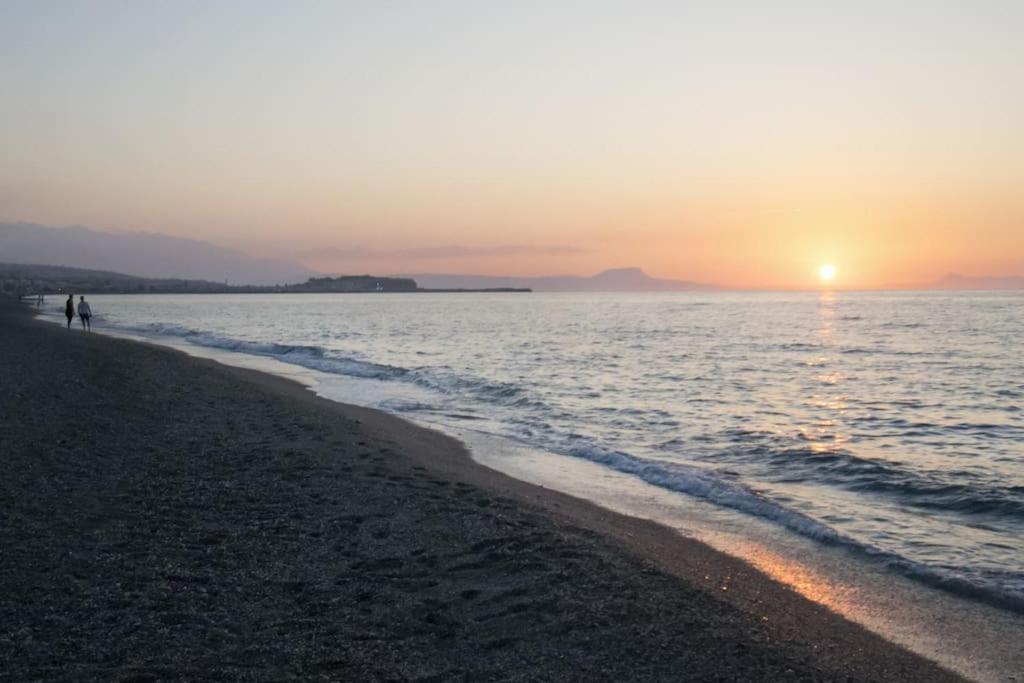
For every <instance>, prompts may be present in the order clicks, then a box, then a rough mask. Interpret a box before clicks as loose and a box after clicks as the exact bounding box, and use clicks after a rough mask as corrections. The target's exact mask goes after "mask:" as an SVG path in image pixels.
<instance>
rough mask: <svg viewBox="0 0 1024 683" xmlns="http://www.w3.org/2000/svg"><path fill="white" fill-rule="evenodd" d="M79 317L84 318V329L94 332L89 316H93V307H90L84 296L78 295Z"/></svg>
mask: <svg viewBox="0 0 1024 683" xmlns="http://www.w3.org/2000/svg"><path fill="white" fill-rule="evenodd" d="M78 317H79V318H81V319H82V329H83V330H89V331H90V332H92V324H91V323H90V322H89V318H91V317H92V309H91V308H89V303H88V302H87V301H86V300H85V297H84V296H80V297H78Z"/></svg>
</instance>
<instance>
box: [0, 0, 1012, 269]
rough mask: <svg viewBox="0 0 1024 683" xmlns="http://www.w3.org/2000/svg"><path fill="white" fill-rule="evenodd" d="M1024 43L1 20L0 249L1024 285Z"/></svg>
mask: <svg viewBox="0 0 1024 683" xmlns="http://www.w3.org/2000/svg"><path fill="white" fill-rule="evenodd" d="M1022 36H1024V2H1019V1H1015V0H1008V1H1005V2H998V1H987V2H986V1H983V0H976V1H973V2H972V1H966V0H965V1H963V2H944V1H942V0H929V1H920V2H919V1H914V0H904V1H902V2H892V1H891V0H889V1H886V2H873V1H870V0H857V1H851V2H820V1H817V2H811V1H808V2H787V1H785V0H781V1H779V2H771V3H769V2H729V1H724V2H701V3H697V2H693V3H690V2H596V1H595V2H575V3H569V2H532V1H530V0H525V1H523V2H515V3H512V2H508V3H495V2H479V1H478V2H443V1H441V0H438V1H437V2H365V3H342V2H284V1H282V2H237V3H233V2H210V1H209V0H204V1H202V2H184V1H178V2H160V3H158V2H89V3H87V2H76V3H72V2H50V1H44V0H31V1H27V2H15V1H12V0H5V1H4V2H3V3H2V4H0V92H2V93H3V106H2V107H0V221H31V222H37V223H44V224H48V225H71V224H80V225H89V226H92V227H95V228H99V229H104V230H138V231H147V232H162V233H166V234H172V235H178V236H184V237H191V238H197V239H203V240H207V241H211V242H215V243H217V244H223V245H227V246H233V247H236V248H239V249H241V250H243V251H246V252H249V253H252V254H256V255H274V256H281V257H289V258H295V259H299V260H302V261H303V262H305V263H307V264H308V265H310V266H312V267H315V268H318V269H323V270H325V271H332V272H364V271H370V272H375V273H399V272H406V273H410V272H413V273H423V272H457V273H477V274H505V275H512V274H517V275H535V274H556V273H557V274H590V273H593V272H596V271H598V270H601V269H604V268H610V267H619V266H641V267H643V268H645V269H646V270H647V271H648V272H649V273H651V274H652V275H656V276H660V277H678V278H684V279H690V280H700V281H705V282H713V283H718V284H721V285H725V286H732V287H771V288H781V287H805V286H814V284H815V282H816V281H817V278H818V275H817V273H818V268H819V266H820V265H821V264H822V263H826V262H831V263H834V264H836V266H837V268H838V275H837V277H836V283H837V286H842V287H879V286H886V285H889V284H901V283H913V282H924V281H929V280H932V279H934V278H936V277H938V276H941V275H943V274H945V273H947V272H959V273H963V274H967V275H979V276H980V275H1024V39H1022ZM0 257H2V254H0ZM0 260H2V258H0Z"/></svg>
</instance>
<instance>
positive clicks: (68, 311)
mask: <svg viewBox="0 0 1024 683" xmlns="http://www.w3.org/2000/svg"><path fill="white" fill-rule="evenodd" d="M64 317H65V318H67V319H68V329H69V330H70V329H71V321H72V320H74V318H75V295H74V294H68V301H67V303H66V304H64Z"/></svg>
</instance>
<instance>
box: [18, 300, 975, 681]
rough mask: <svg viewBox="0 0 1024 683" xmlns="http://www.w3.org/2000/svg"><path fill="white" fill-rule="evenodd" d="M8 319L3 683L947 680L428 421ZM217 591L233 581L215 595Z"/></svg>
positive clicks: (152, 348) (699, 548)
mask: <svg viewBox="0 0 1024 683" xmlns="http://www.w3.org/2000/svg"><path fill="white" fill-rule="evenodd" d="M0 301H2V300H0ZM0 316H2V323H3V328H4V335H3V342H2V343H3V346H4V352H5V353H4V357H5V359H6V361H5V362H3V373H4V374H3V379H4V380H5V381H4V385H5V387H10V388H5V389H4V396H3V398H0V405H4V404H6V405H5V406H4V407H5V410H4V411H3V415H4V416H5V419H4V420H3V422H6V423H7V424H5V425H3V432H0V436H2V437H3V440H4V441H5V442H10V443H11V444H12V446H13V448H12V449H11V452H12V453H13V456H12V458H13V461H12V462H11V463H10V464H8V468H10V469H11V471H12V472H13V471H16V472H18V473H21V474H19V475H18V476H13V477H11V478H9V479H8V481H7V482H6V483H5V484H4V485H3V486H2V488H0V492H2V494H3V502H4V509H5V510H6V512H5V515H6V520H5V522H6V523H5V524H4V525H3V529H4V531H3V534H4V535H5V538H4V547H5V548H6V547H10V548H15V549H16V551H15V552H12V553H5V554H4V559H3V560H2V561H0V562H2V574H0V576H2V577H3V582H4V586H3V589H4V590H3V594H4V600H3V602H4V609H3V614H2V616H3V617H4V620H5V623H7V624H8V625H9V628H8V635H7V636H6V637H5V638H4V639H3V640H2V641H0V654H2V655H3V658H4V660H5V661H7V662H14V664H13V665H10V664H9V665H8V666H9V669H10V670H9V672H8V673H10V674H11V675H12V677H15V678H18V677H23V676H28V677H42V678H60V677H86V678H90V677H102V676H103V675H104V674H105V673H109V672H110V671H117V672H120V673H124V672H138V671H141V672H142V673H143V674H145V673H146V672H147V671H149V673H151V674H153V675H155V676H156V677H158V678H163V677H175V676H186V677H192V676H194V675H195V674H196V673H197V672H200V673H201V672H203V671H214V672H217V674H218V675H223V676H227V677H240V676H243V672H244V675H246V676H251V675H252V674H253V673H254V672H255V673H256V677H268V678H276V677H280V676H283V677H287V676H290V675H295V676H303V677H306V676H312V677H321V678H346V677H352V676H357V675H358V676H362V677H367V678H371V679H377V678H398V679H427V678H430V677H431V676H433V677H434V678H435V679H438V680H442V679H445V680H446V679H450V678H456V679H457V678H459V677H470V678H481V677H482V678H516V679H534V678H550V677H562V678H589V679H612V678H616V677H621V676H623V675H625V672H627V671H628V672H630V673H631V675H630V676H629V677H630V678H632V679H637V680H662V679H664V678H667V677H669V676H670V675H671V674H672V672H675V673H676V675H677V676H678V675H680V672H682V671H687V672H689V673H690V675H691V677H692V678H697V679H701V678H779V677H782V678H785V677H793V678H798V679H799V678H805V679H818V680H834V679H837V678H852V679H855V680H886V679H889V680H895V679H899V680H932V681H936V680H955V679H956V676H954V675H952V674H950V673H948V672H946V671H945V670H943V669H941V668H940V667H938V666H937V665H935V664H933V663H931V662H929V661H927V660H924V659H923V658H921V657H918V656H917V655H914V654H912V653H910V652H907V651H906V650H903V649H901V648H899V647H898V646H896V645H894V644H892V643H889V642H888V641H886V640H884V639H883V638H881V637H880V636H878V635H876V634H873V633H871V632H869V631H867V630H866V629H864V628H862V627H860V626H857V625H855V624H852V623H850V622H848V621H846V620H844V619H842V618H841V617H839V616H837V615H836V614H834V613H832V612H829V611H828V610H827V609H826V608H824V607H822V606H820V605H817V604H815V603H813V602H810V601H809V600H807V599H805V598H803V597H801V596H799V595H798V594H796V593H795V592H794V591H792V590H790V589H789V588H786V587H785V586H782V585H781V584H779V583H777V582H775V581H773V580H771V579H770V578H768V577H766V576H765V575H763V574H761V573H760V572H758V571H756V570H755V569H753V568H752V567H751V566H750V565H748V564H746V563H744V562H742V561H740V560H737V559H735V558H733V557H731V556H728V555H725V554H723V553H720V552H718V551H715V550H713V549H712V548H710V547H708V546H706V545H704V544H702V543H699V542H697V541H694V540H692V539H687V538H684V537H682V536H680V535H679V534H677V533H675V532H674V531H672V530H670V529H668V528H666V527H663V526H660V525H658V524H655V523H653V522H648V521H644V520H641V519H637V518H633V517H627V516H625V515H620V514H617V513H614V512H610V511H608V510H605V509H603V508H600V507H598V506H596V505H594V504H591V503H589V502H586V501H583V500H580V499H578V498H573V497H571V496H568V495H565V494H561V493H558V492H555V491H552V490H550V489H543V488H539V487H537V486H534V485H531V484H528V483H525V482H522V481H519V480H516V479H513V478H511V477H508V476H506V475H504V474H501V473H499V472H497V471H495V470H492V469H488V468H486V467H484V466H483V465H480V464H479V463H477V462H475V461H474V460H473V459H472V458H471V457H470V456H469V454H468V453H467V452H466V450H465V448H464V447H463V446H462V445H461V444H460V443H459V442H457V441H455V440H454V439H451V438H450V437H448V436H445V435H443V434H441V433H439V432H435V431H431V430H428V429H425V428H423V427H419V426H416V425H414V424H412V423H410V422H407V421H405V420H402V419H401V418H398V417H395V416H392V415H388V414H386V413H382V412H379V411H375V410H371V409H367V408H360V407H357V406H350V405H345V404H341V403H336V402H334V401H330V400H327V399H324V398H321V397H318V396H316V395H315V394H313V393H312V392H310V391H309V390H308V389H307V388H306V387H303V386H301V385H299V384H298V383H296V382H292V381H289V380H287V379H282V378H279V377H275V376H273V375H269V374H264V373H260V372H256V371H252V370H245V369H239V368H233V367H229V366H225V365H221V364H218V363H215V362H212V361H206V360H202V359H196V358H192V357H189V356H187V355H185V354H183V353H179V352H176V351H173V350H168V349H166V348H161V347H159V346H156V345H147V344H140V343H137V342H130V341H124V340H119V339H114V338H111V337H102V336H98V335H97V336H89V335H85V334H83V333H81V332H79V331H77V330H75V331H73V332H70V333H69V332H67V331H65V330H61V329H59V328H58V327H56V326H54V325H48V324H45V323H42V322H39V321H34V320H31V319H30V311H29V310H28V309H21V308H17V307H16V304H14V303H13V302H6V301H4V302H3V303H0ZM40 358H42V359H46V360H47V362H46V363H41V362H39V361H38V359H40ZM126 364H127V366H128V367H129V368H131V370H132V371H126V370H125V365H126ZM218 399H220V400H218ZM65 402H70V403H69V406H70V407H68V408H66V409H65V411H64V412H67V413H72V414H71V415H62V414H61V412H62V411H61V410H60V409H61V406H62V405H65ZM19 418H20V419H19ZM161 418H162V419H161ZM169 426H170V427H174V428H176V430H177V431H176V430H175V429H168V427H169ZM66 431H70V432H72V434H71V435H70V436H60V437H57V438H56V441H54V438H53V437H55V435H57V434H61V435H64V434H65V432H66ZM48 437H49V438H48ZM161 438H162V439H163V441H162V442H161V440H160V439H161ZM108 449H109V450H108ZM4 450H7V449H6V448H5V449H4ZM112 463H117V464H118V466H119V468H120V470H119V471H118V475H117V476H116V477H114V478H113V479H111V478H110V477H111V476H112V475H111V471H112V469H113V468H112ZM86 465H88V466H86ZM133 468H135V469H133ZM225 481H227V482H231V484H230V485H228V486H225V485H224V482H225ZM282 482H286V483H285V484H282ZM55 483H57V484H59V485H55ZM189 487H191V488H189ZM69 492H70V493H69ZM104 493H105V494H107V495H102V494H104ZM114 494H116V495H114ZM147 496H149V497H147ZM150 497H151V498H150ZM153 500H156V501H158V502H157V503H153V504H152V506H151V507H150V504H151V503H152V502H153ZM111 501H114V503H111ZM197 501H198V502H201V503H202V505H198V507H197ZM112 505H113V508H112V509H108V508H109V507H110V506H112ZM204 506H205V507H204ZM48 508H55V509H56V514H55V515H53V516H52V517H50V516H47V515H46V510H47V509H48ZM83 508H84V509H86V510H90V511H91V514H87V515H85V516H84V518H83V516H82V515H81V514H80V512H81V510H82V509H83ZM151 508H152V509H151ZM339 508H340V510H339ZM196 509H199V510H200V513H195V512H194V511H195V510H196ZM76 511H77V512H76ZM261 515H263V516H265V517H266V520H263V517H261ZM356 518H359V519H358V521H355V520H356ZM168 519H171V520H173V521H174V524H172V525H171V526H172V527H174V528H173V529H172V530H171V531H172V532H173V533H169V532H168V531H167V523H166V522H167V520H168ZM254 519H255V520H260V521H259V523H255V524H254V523H252V520H254ZM225 520H228V521H225ZM339 520H340V521H339ZM264 521H265V523H264ZM140 522H144V524H142V526H140V525H139V523H140ZM146 524H148V525H149V526H148V527H147V526H146ZM211 525H213V526H220V527H223V528H221V529H220V530H219V531H218V532H217V533H214V534H213V535H212V536H211V535H210V528H208V527H210V526H211ZM144 528H145V529H148V530H149V533H148V534H142V533H139V532H140V530H141V529H144ZM211 538H213V539H214V541H210V539H211ZM204 539H205V540H204ZM207 541H209V542H207ZM68 545H70V546H71V548H68V547H67V546H68ZM76 549H77V550H78V551H80V552H79V553H78V554H77V555H75V550H76ZM66 551H70V552H71V555H73V556H75V557H77V558H78V559H76V560H74V561H69V560H67V555H65V552H66ZM90 553H91V554H90ZM254 557H261V558H263V557H265V558H272V559H273V562H270V559H268V560H267V561H268V562H270V564H271V566H272V567H275V568H276V573H273V572H269V571H268V570H267V569H266V568H265V567H263V566H262V564H261V563H258V562H254V560H253V558H254ZM83 558H84V559H83ZM126 558H130V559H131V561H128V560H127V559H126ZM83 563H84V564H83ZM156 566H160V567H163V568H162V569H160V570H159V571H156V570H152V568H153V567H156ZM33 567H45V568H47V571H45V572H43V573H42V574H38V575H37V574H34V573H33V571H32V569H33ZM167 567H172V568H171V569H167ZM210 567H215V568H218V567H219V569H217V570H216V571H212V572H211V571H209V568H210ZM99 568H102V569H104V570H107V571H102V572H101V571H97V570H98V569H99ZM108 572H109V576H111V577H113V583H111V582H110V581H108V580H106V578H105V579H104V580H102V581H94V580H93V579H94V578H95V577H97V576H102V577H107V576H108ZM284 575H286V576H289V577H299V578H289V579H287V580H283V581H282V580H279V579H278V578H276V577H279V576H284ZM40 576H42V577H44V578H42V579H40V578H39V577H40ZM168 576H170V577H172V578H168ZM125 577H128V578H129V579H130V580H121V581H117V579H118V578H120V579H125ZM173 577H177V578H173ZM182 577H184V578H182ZM339 581H340V583H339ZM221 583H227V584H231V586H232V588H234V589H237V590H235V591H234V592H232V591H229V590H226V589H225V588H224V587H223V586H221V587H220V590H218V591H217V592H216V593H215V594H214V595H211V591H210V589H209V587H210V586H218V585H219V584H221ZM432 583H433V585H431V584H432ZM125 586H131V588H126V587H125ZM203 587H206V590H205V591H204V590H201V589H202V588H203ZM236 595H238V596H244V597H245V598H246V599H244V600H243V599H242V597H235V596H236ZM253 596H256V597H257V598H259V599H257V600H255V603H253V602H252V601H251V600H250V599H251V598H252V597H253ZM83 600H84V604H85V605H87V606H88V609H87V610H85V612H83V611H82V608H81V607H80V606H79V605H80V604H82V601H83ZM247 604H255V605H257V607H256V608H254V609H253V611H252V612H247V611H246V610H245V609H243V605H247ZM204 605H207V606H209V609H206V610H204V609H201V607H202V606H204ZM311 607H315V609H311ZM260 610H263V611H260ZM363 610H366V611H365V612H364V611H363ZM209 614H216V615H219V617H221V618H211V617H210V616H209ZM167 615H171V616H170V617H168V616H167ZM126 623H127V624H131V625H133V629H134V630H131V631H130V632H128V633H120V636H121V638H122V640H121V641H119V643H116V644H115V643H110V642H106V643H104V642H101V641H102V640H103V639H104V638H109V636H110V634H111V632H118V631H119V630H123V628H124V624H126ZM254 624H256V625H258V626H260V627H263V626H265V627H266V628H254V627H253V625H254ZM282 624H283V626H282ZM331 629H334V630H333V631H331ZM66 632H70V633H72V634H75V637H71V638H70V639H69V638H61V639H59V640H58V641H57V642H54V641H53V639H54V637H56V636H57V635H58V634H63V633H66ZM211 633H217V634H218V635H217V637H216V638H212V639H211V638H210V634H211ZM325 633H331V637H330V638H328V640H329V641H330V644H328V643H326V642H325V641H324V635H325ZM47 634H48V635H49V636H50V638H46V637H40V636H41V635H42V636H46V635H47ZM101 634H106V635H104V636H103V637H102V638H101ZM161 634H162V639H161V638H159V637H158V636H161ZM254 634H256V636H258V637H254ZM367 634H375V635H374V638H372V639H370V640H365V639H360V638H362V637H363V636H365V635H367ZM253 642H257V643H260V644H261V645H260V647H257V648H255V650H254V649H253V646H252V643H253ZM69 643H70V644H69ZM146 643H148V644H149V645H150V646H151V647H155V646H156V645H160V646H161V647H159V648H157V650H158V653H157V654H156V655H153V654H152V653H149V654H145V653H144V650H145V644H146ZM368 643H372V645H370V644H368ZM132 644H134V646H135V647H130V645H132ZM399 644H400V645H401V647H396V645H399ZM384 646H387V647H384ZM62 648H63V649H62ZM385 650H386V652H385ZM225 651H227V652H229V653H231V654H230V656H223V654H224V652H225ZM186 652H189V653H193V654H192V655H185V654H183V653H186ZM217 653H219V654H217ZM218 656H219V659H218ZM44 662H47V663H46V664H44ZM243 662H250V664H248V665H243ZM245 666H249V667H256V668H255V669H252V668H248V669H247V668H245ZM14 667H17V668H14ZM46 667H51V668H49V669H48V668H46ZM147 667H148V668H147Z"/></svg>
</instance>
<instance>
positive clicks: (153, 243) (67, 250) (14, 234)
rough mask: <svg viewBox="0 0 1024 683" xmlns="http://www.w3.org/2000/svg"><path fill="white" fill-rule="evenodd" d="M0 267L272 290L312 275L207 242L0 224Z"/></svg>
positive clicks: (294, 264)
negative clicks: (46, 267) (35, 266)
mask: <svg viewBox="0 0 1024 683" xmlns="http://www.w3.org/2000/svg"><path fill="white" fill-rule="evenodd" d="M0 261H6V262H9V263H48V264H51V265H59V266H72V267H76V268H89V269H93V270H109V271H116V272H119V273H127V274H129V275H138V276H142V277H149V278H183V279H190V280H213V281H215V282H224V281H225V280H227V281H228V282H230V283H232V284H252V285H273V284H285V283H294V282H302V281H304V280H306V278H308V277H311V276H313V275H318V273H317V272H316V271H314V270H311V269H309V268H307V267H306V266H304V265H302V264H300V263H297V262H294V261H281V260H276V259H258V258H252V257H250V256H246V255H245V254H243V253H241V252H238V251H235V250H233V249H228V248H225V247H219V246H216V245H214V244H210V243H208V242H200V241H197V240H190V239H184V238H181V237H170V236H168V235H159V234H154V233H141V232H118V233H113V232H100V231H98V230H93V229H90V228H85V227H78V226H76V227H68V228H51V227H46V226H42V225H35V224H32V223H0Z"/></svg>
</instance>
